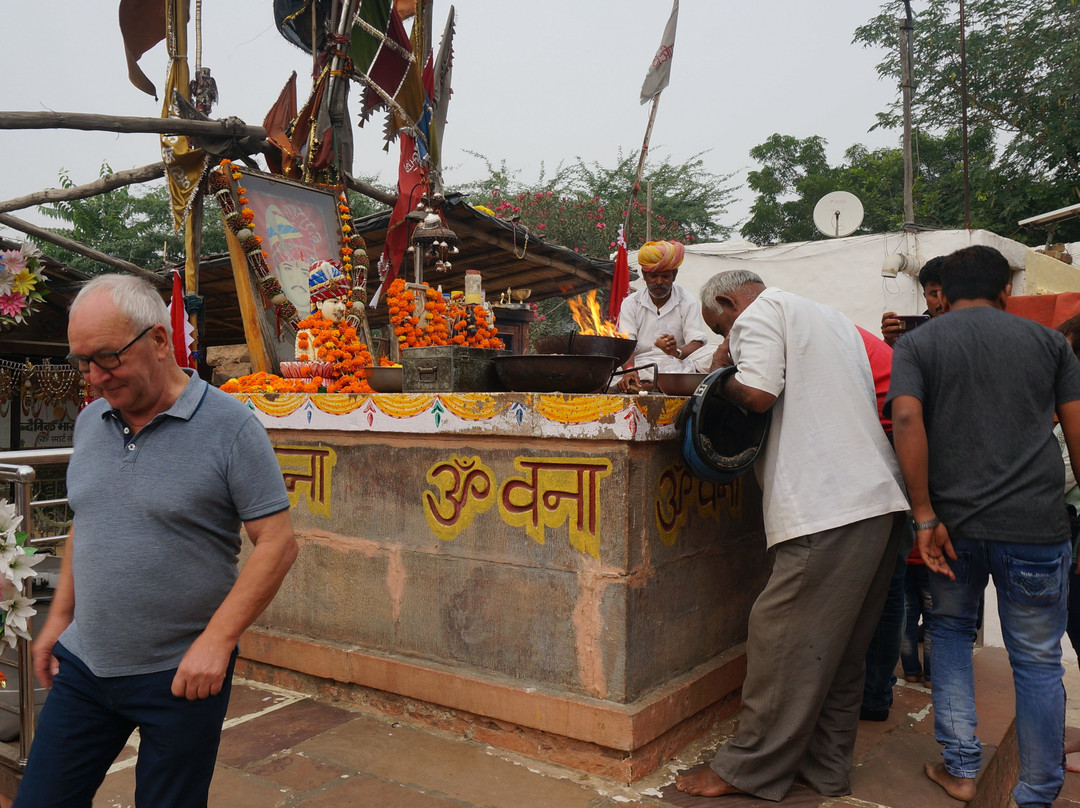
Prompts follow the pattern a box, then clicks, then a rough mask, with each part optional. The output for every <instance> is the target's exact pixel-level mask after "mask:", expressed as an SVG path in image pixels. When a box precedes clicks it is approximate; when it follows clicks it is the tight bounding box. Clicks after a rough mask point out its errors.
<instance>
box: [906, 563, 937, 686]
mask: <svg viewBox="0 0 1080 808" xmlns="http://www.w3.org/2000/svg"><path fill="white" fill-rule="evenodd" d="M933 605H934V603H933V599H932V598H931V597H930V570H928V569H927V568H926V567H925V566H924V565H922V564H908V568H907V573H906V575H905V576H904V608H905V610H906V612H907V614H906V616H905V618H904V642H903V644H902V645H901V646H900V662H901V663H902V664H903V666H904V674H905V675H906V676H922V677H923V678H924V679H930V678H932V677H931V675H930V649H931V647H932V645H933V643H932V642H931V639H930V622H931V620H932V619H933V618H932V617H931V609H932V608H933ZM920 617H921V618H922V624H923V643H922V646H923V648H922V662H920V661H919V618H920Z"/></svg>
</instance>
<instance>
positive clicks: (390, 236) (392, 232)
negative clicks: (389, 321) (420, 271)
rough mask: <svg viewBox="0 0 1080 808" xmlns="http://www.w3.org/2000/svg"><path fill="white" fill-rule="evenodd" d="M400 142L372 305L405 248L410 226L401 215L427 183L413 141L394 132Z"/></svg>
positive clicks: (390, 280)
mask: <svg viewBox="0 0 1080 808" xmlns="http://www.w3.org/2000/svg"><path fill="white" fill-rule="evenodd" d="M398 143H399V144H400V145H401V161H400V163H399V164H398V198H397V203H396V204H395V205H394V210H393V211H391V213H390V224H389V226H388V227H387V228H386V241H385V242H383V252H382V256H381V257H380V258H379V288H378V289H377V290H376V291H375V294H374V295H372V296H371V306H372V308H374V307H375V306H376V305H377V304H378V302H379V298H380V297H381V296H382V293H383V292H385V291H386V290H387V289H388V288H389V287H390V284H391V283H393V282H394V278H396V277H397V274H398V268H399V267H400V266H401V261H402V259H403V258H404V257H405V248H406V246H407V245H408V243H409V235H410V229H409V225H408V224H407V223H406V219H405V216H406V215H407V214H408V213H409V212H410V211H412V210H413V208H415V207H416V205H417V203H418V202H419V201H420V200H421V199H422V198H423V196H424V190H425V188H426V186H427V177H426V176H425V171H424V167H423V165H422V163H421V162H420V157H419V155H418V154H417V153H416V141H415V140H413V138H412V136H411V135H410V134H408V133H407V132H404V131H402V132H399V133H398Z"/></svg>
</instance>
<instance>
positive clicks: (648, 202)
mask: <svg viewBox="0 0 1080 808" xmlns="http://www.w3.org/2000/svg"><path fill="white" fill-rule="evenodd" d="M623 240H624V241H625V240H626V236H625V235H624V236H623ZM645 240H646V241H652V181H651V180H650V181H649V182H648V183H647V184H646V185H645Z"/></svg>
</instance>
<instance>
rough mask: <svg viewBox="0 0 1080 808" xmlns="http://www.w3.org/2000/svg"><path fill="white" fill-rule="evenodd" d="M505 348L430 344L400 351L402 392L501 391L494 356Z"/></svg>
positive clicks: (504, 354)
mask: <svg viewBox="0 0 1080 808" xmlns="http://www.w3.org/2000/svg"><path fill="white" fill-rule="evenodd" d="M506 355H508V352H507V351H496V350H492V349H490V348H466V347H464V346H461V345H431V346H427V347H424V348H406V349H405V350H403V351H402V352H401V368H402V385H401V391H402V392H403V393H496V392H501V391H503V389H504V388H503V386H502V384H501V383H500V382H499V376H498V374H497V373H496V372H495V362H494V361H493V360H494V358H495V357H496V356H506Z"/></svg>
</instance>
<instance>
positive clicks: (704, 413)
mask: <svg viewBox="0 0 1080 808" xmlns="http://www.w3.org/2000/svg"><path fill="white" fill-rule="evenodd" d="M735 371H736V368H735V366H734V365H732V366H729V367H726V368H720V369H719V370H714V371H713V372H712V373H710V374H709V375H708V376H706V377H705V378H704V379H702V381H701V384H699V385H698V387H697V389H696V390H695V391H694V394H693V395H692V396H691V397H690V400H689V401H687V402H686V404H684V405H683V408H682V411H681V412H680V413H679V418H678V421H677V422H676V425H677V426H678V428H679V445H680V447H681V448H682V456H683V460H685V461H686V465H687V466H689V468H690V472H691V473H692V474H693V475H694V476H695V477H699V478H700V479H702V480H705V481H707V482H711V483H726V482H729V481H731V480H734V479H735V478H737V477H741V476H742V475H743V474H745V473H746V472H747V471H749V470H750V467H751V466H753V465H754V461H755V460H756V459H757V456H758V453H759V452H760V451H761V448H762V447H763V446H764V445H765V439H766V438H767V437H768V435H769V425H770V424H771V423H772V410H771V409H769V410H766V411H765V412H761V413H758V412H747V411H745V410H743V409H742V408H741V407H739V406H738V405H736V404H733V403H732V402H730V401H728V400H727V399H726V398H724V397H723V396H721V395H720V389H721V386H722V385H723V382H724V379H726V378H727V377H728V376H729V375H731V374H732V373H734V372H735Z"/></svg>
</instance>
